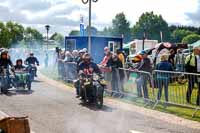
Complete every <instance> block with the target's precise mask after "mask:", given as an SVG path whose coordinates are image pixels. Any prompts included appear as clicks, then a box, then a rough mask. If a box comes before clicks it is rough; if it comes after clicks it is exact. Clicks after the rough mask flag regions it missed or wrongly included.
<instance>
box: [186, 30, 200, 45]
mask: <svg viewBox="0 0 200 133" xmlns="http://www.w3.org/2000/svg"><path fill="white" fill-rule="evenodd" d="M198 40H200V35H198V34H194V33H193V34H191V35H188V36H186V37H184V38H183V40H182V43H186V44H192V43H194V42H196V41H198Z"/></svg>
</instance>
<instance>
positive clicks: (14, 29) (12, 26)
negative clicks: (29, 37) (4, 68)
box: [6, 21, 24, 44]
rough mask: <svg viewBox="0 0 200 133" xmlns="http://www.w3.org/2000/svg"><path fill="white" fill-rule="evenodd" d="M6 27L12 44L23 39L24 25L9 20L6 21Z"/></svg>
mask: <svg viewBox="0 0 200 133" xmlns="http://www.w3.org/2000/svg"><path fill="white" fill-rule="evenodd" d="M6 28H7V29H8V31H9V36H10V39H11V43H12V44H15V43H17V42H19V41H22V40H23V38H24V27H23V26H22V25H20V24H18V23H13V22H11V21H9V22H7V23H6Z"/></svg>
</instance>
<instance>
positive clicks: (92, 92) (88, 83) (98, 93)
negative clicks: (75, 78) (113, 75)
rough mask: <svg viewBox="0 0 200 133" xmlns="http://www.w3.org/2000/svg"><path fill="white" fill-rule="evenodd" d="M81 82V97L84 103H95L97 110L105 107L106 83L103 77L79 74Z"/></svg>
mask: <svg viewBox="0 0 200 133" xmlns="http://www.w3.org/2000/svg"><path fill="white" fill-rule="evenodd" d="M79 81H80V96H81V97H82V101H83V103H93V104H95V105H96V107H97V108H102V106H103V96H104V88H105V87H106V82H105V80H104V79H103V77H102V76H101V75H98V74H95V73H93V74H91V75H85V74H84V73H81V74H79Z"/></svg>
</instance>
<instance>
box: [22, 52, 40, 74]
mask: <svg viewBox="0 0 200 133" xmlns="http://www.w3.org/2000/svg"><path fill="white" fill-rule="evenodd" d="M25 64H27V65H32V64H33V65H35V64H37V66H39V61H38V59H37V58H36V57H34V53H32V52H31V53H30V56H29V57H28V58H27V59H26V60H25ZM35 76H36V77H37V67H36V72H35Z"/></svg>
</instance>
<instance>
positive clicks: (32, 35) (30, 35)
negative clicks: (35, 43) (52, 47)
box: [25, 27, 43, 41]
mask: <svg viewBox="0 0 200 133" xmlns="http://www.w3.org/2000/svg"><path fill="white" fill-rule="evenodd" d="M42 39H43V36H42V34H41V33H40V32H39V31H37V30H36V29H33V28H31V27H27V28H26V30H25V40H28V41H30V40H39V41H42Z"/></svg>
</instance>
